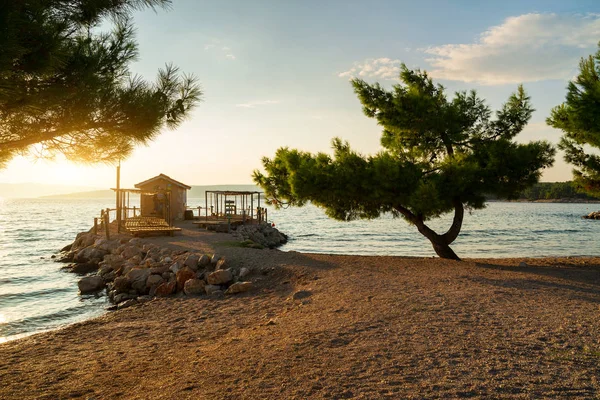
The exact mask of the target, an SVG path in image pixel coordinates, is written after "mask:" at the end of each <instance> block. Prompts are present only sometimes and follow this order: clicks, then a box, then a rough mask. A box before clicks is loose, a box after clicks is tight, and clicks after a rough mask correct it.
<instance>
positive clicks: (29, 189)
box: [0, 183, 98, 199]
mask: <svg viewBox="0 0 600 400" xmlns="http://www.w3.org/2000/svg"><path fill="white" fill-rule="evenodd" d="M97 189H98V188H97V187H92V186H74V185H50V184H45V183H0V197H3V198H7V199H11V198H12V199H15V198H16V199H22V198H34V197H41V196H50V195H63V194H66V193H74V192H83V191H87V192H89V191H90V190H97Z"/></svg>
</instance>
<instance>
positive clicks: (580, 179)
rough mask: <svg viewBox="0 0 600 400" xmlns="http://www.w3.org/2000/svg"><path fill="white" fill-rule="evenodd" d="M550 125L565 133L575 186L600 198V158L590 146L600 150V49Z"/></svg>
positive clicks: (583, 68)
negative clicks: (573, 167)
mask: <svg viewBox="0 0 600 400" xmlns="http://www.w3.org/2000/svg"><path fill="white" fill-rule="evenodd" d="M599 47H600V46H599ZM547 123H548V125H550V126H552V127H554V128H557V129H561V130H562V131H563V133H564V134H563V136H562V138H561V141H560V143H559V148H560V149H561V150H564V151H565V160H566V161H567V162H569V163H571V164H573V165H574V166H575V169H574V170H573V174H574V181H575V183H576V184H578V186H579V187H580V188H582V189H584V190H585V191H588V192H591V193H593V194H596V195H599V194H600V156H598V155H597V154H593V153H591V152H590V151H589V150H590V149H589V148H586V146H591V147H594V148H596V149H598V148H600V49H599V50H598V52H597V53H596V54H595V55H594V56H592V55H590V56H589V57H587V58H583V59H582V60H581V62H580V63H579V75H577V77H576V78H575V80H573V81H571V82H569V85H568V87H567V96H566V101H565V102H564V103H563V104H561V105H559V106H557V107H555V108H554V109H552V113H551V115H550V117H549V118H548V119H547Z"/></svg>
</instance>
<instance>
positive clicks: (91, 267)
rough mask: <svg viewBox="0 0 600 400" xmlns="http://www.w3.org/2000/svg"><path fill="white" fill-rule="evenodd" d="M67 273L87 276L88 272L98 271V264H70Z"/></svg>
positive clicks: (92, 262)
mask: <svg viewBox="0 0 600 400" xmlns="http://www.w3.org/2000/svg"><path fill="white" fill-rule="evenodd" d="M68 268H69V271H71V272H74V273H76V274H79V275H85V274H89V273H90V272H94V271H97V270H98V264H96V263H95V262H94V261H89V262H84V263H78V264H72V265H69V266H68Z"/></svg>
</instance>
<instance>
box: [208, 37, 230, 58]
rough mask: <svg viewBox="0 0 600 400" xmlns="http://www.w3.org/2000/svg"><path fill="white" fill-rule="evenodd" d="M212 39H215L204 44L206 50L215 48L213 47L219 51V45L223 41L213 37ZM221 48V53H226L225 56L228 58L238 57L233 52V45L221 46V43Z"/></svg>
mask: <svg viewBox="0 0 600 400" xmlns="http://www.w3.org/2000/svg"><path fill="white" fill-rule="evenodd" d="M212 41H213V43H208V44H205V45H204V50H213V49H216V50H217V51H219V49H217V45H218V44H219V43H221V41H220V40H218V39H213V40H212ZM219 48H220V50H221V54H224V55H225V58H228V59H230V60H235V59H236V57H235V55H234V54H233V53H232V52H231V47H229V46H222V47H221V46H220V45H219Z"/></svg>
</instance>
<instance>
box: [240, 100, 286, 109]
mask: <svg viewBox="0 0 600 400" xmlns="http://www.w3.org/2000/svg"><path fill="white" fill-rule="evenodd" d="M269 104H279V100H259V101H250V102H248V103H242V104H236V105H235V106H236V107H242V108H255V107H256V106H266V105H269Z"/></svg>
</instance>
